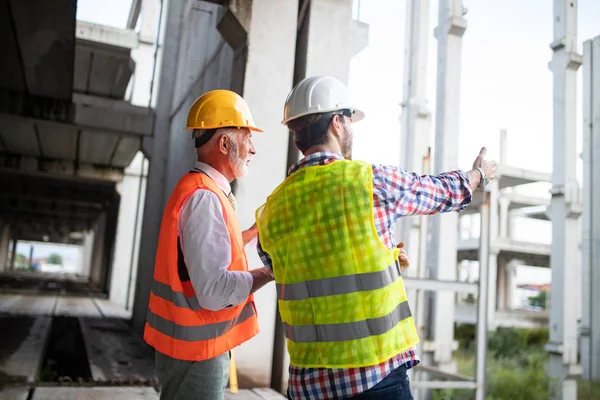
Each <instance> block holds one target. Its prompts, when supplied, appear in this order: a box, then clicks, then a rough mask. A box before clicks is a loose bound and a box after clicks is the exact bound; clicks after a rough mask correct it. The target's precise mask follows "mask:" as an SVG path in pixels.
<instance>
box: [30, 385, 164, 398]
mask: <svg viewBox="0 0 600 400" xmlns="http://www.w3.org/2000/svg"><path fill="white" fill-rule="evenodd" d="M158 398H159V397H158V393H156V390H154V388H151V387H90V388H82V387H37V388H36V389H35V391H34V393H33V400H83V399H90V400H91V399H93V400H158Z"/></svg>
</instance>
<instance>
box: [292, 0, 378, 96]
mask: <svg viewBox="0 0 600 400" xmlns="http://www.w3.org/2000/svg"><path fill="white" fill-rule="evenodd" d="M292 3H294V4H295V3H296V1H293V2H292ZM303 3H304V4H307V3H308V5H307V7H308V10H307V16H308V18H309V20H308V38H307V39H308V41H307V50H306V70H305V76H314V75H331V76H334V77H336V78H338V79H339V80H341V81H342V82H344V83H347V82H348V75H349V72H350V59H351V58H352V57H353V56H354V55H356V54H358V53H359V52H360V51H361V50H363V49H364V48H365V47H366V46H367V44H368V40H369V25H368V24H365V23H364V22H359V21H356V20H354V19H352V3H353V0H311V1H309V2H307V1H303ZM332 27H335V29H332ZM284 100H285V99H284Z"/></svg>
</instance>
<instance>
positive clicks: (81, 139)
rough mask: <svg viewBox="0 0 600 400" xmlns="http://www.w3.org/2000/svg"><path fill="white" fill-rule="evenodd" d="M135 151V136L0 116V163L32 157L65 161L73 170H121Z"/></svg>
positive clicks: (137, 141)
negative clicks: (78, 167)
mask: <svg viewBox="0 0 600 400" xmlns="http://www.w3.org/2000/svg"><path fill="white" fill-rule="evenodd" d="M139 148H140V139H139V137H136V136H119V135H116V134H110V133H108V134H107V133H99V132H97V131H87V130H85V129H81V128H78V127H76V126H73V125H68V124H60V123H56V122H52V121H42V120H34V119H29V118H16V117H13V116H10V115H5V114H0V160H2V159H4V160H13V161H12V163H14V162H15V161H14V160H15V159H18V160H19V161H21V160H23V159H26V158H35V159H38V160H39V159H41V160H43V161H47V160H53V161H69V162H72V163H73V166H74V167H77V166H80V165H84V164H87V165H92V166H96V167H101V168H115V169H124V168H125V167H127V166H128V165H129V163H130V162H131V160H133V157H134V156H135V154H136V153H137V151H138V149H139ZM1 153H5V154H4V155H2V154H1ZM42 163H43V162H42ZM4 164H5V165H4V166H6V161H5V163H4ZM0 166H2V163H1V162H0Z"/></svg>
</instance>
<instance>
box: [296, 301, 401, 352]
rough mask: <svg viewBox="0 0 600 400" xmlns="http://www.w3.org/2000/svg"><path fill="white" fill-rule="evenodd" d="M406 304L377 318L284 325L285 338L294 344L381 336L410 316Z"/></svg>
mask: <svg viewBox="0 0 600 400" xmlns="http://www.w3.org/2000/svg"><path fill="white" fill-rule="evenodd" d="M411 315H412V314H411V312H410V307H408V302H406V301H405V302H403V303H400V304H398V306H397V307H396V308H395V309H394V311H392V312H391V313H389V314H387V315H384V316H383V317H379V318H372V319H366V320H362V321H356V322H346V323H344V324H321V325H302V326H291V325H288V324H284V326H285V332H286V334H287V337H288V338H289V339H290V340H292V341H294V342H296V343H310V342H342V341H345V340H355V339H363V338H367V337H369V336H373V335H382V334H384V333H386V332H388V331H390V330H391V329H392V328H394V327H395V326H396V325H398V323H399V322H400V321H402V320H404V319H406V318H409V317H410V316H411Z"/></svg>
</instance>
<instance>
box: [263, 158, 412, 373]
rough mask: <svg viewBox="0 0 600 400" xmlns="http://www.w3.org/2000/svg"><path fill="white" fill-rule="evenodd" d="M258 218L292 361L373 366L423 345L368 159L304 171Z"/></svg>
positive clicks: (306, 364)
mask: <svg viewBox="0 0 600 400" xmlns="http://www.w3.org/2000/svg"><path fill="white" fill-rule="evenodd" d="M256 219H257V227H258V231H259V237H260V243H261V246H262V248H263V249H264V250H265V251H266V252H267V253H268V254H269V255H270V256H271V260H272V263H273V272H274V275H275V282H276V286H277V296H278V302H279V310H280V314H281V319H282V321H283V323H284V326H285V332H286V336H287V346H288V351H289V353H290V363H291V364H292V365H294V366H298V367H315V368H350V367H363V366H370V365H376V364H378V363H381V362H384V361H386V360H388V359H390V358H392V357H394V356H396V355H398V354H400V353H401V352H403V351H405V350H407V349H409V348H411V347H413V346H414V345H416V344H417V343H418V342H419V338H418V334H417V330H416V327H415V324H414V321H413V318H412V316H411V312H410V308H409V306H408V302H407V298H406V290H405V289H404V283H403V281H402V276H401V274H400V271H399V270H398V266H397V264H396V261H397V257H398V249H394V250H390V249H388V248H387V247H386V246H385V245H384V244H383V243H382V242H381V240H380V239H379V236H378V235H377V230H376V228H375V221H374V217H373V170H372V166H371V165H370V164H367V163H364V162H360V161H347V160H344V161H341V160H340V161H335V162H333V163H331V164H329V165H322V166H309V167H304V168H301V169H299V170H298V171H296V172H295V173H293V174H292V175H290V176H289V177H288V178H287V179H286V180H285V181H284V182H283V183H282V184H281V185H280V186H279V187H278V188H277V189H276V190H275V191H274V192H273V193H272V194H271V196H269V198H268V199H267V202H266V203H265V204H264V205H263V206H262V207H261V208H259V209H258V210H257V212H256Z"/></svg>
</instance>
